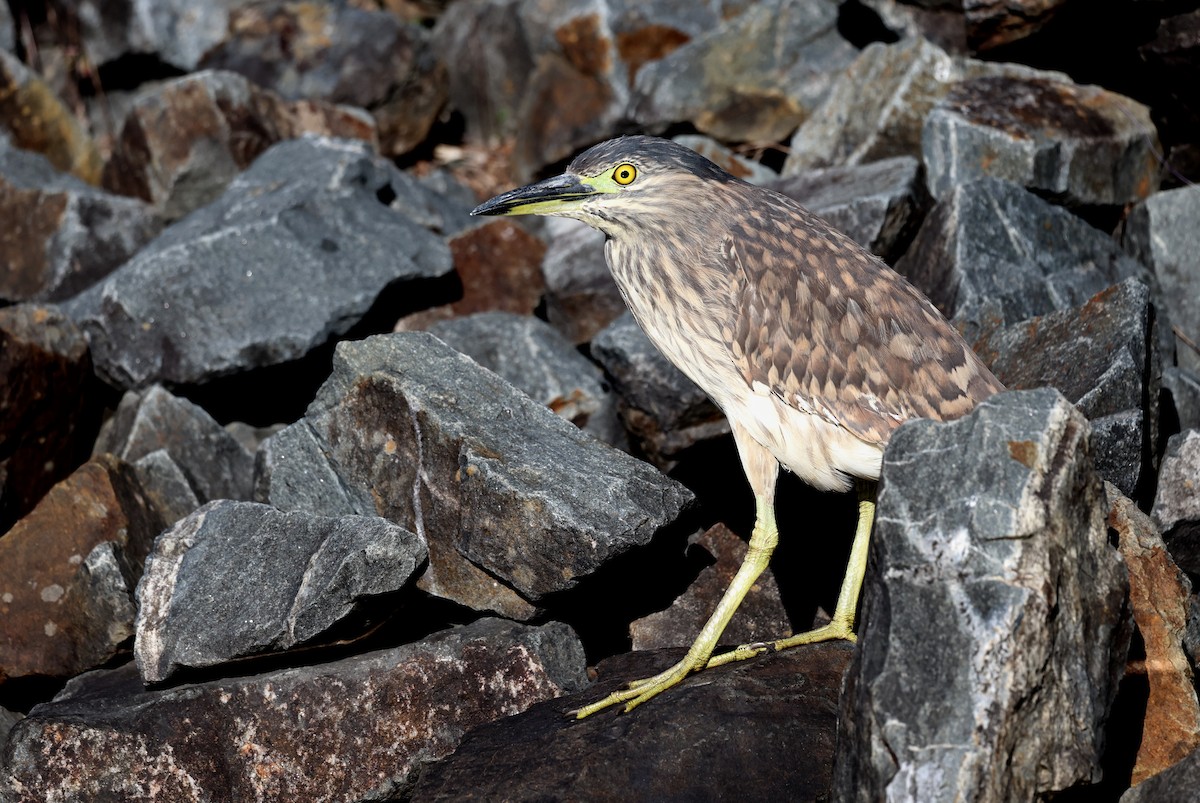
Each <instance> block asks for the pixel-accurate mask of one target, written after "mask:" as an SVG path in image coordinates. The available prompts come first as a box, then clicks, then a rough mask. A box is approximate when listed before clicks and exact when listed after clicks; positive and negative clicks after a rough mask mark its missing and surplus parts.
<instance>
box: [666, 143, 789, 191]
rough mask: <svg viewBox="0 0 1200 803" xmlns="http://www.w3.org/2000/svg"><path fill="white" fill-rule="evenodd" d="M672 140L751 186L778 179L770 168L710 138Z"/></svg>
mask: <svg viewBox="0 0 1200 803" xmlns="http://www.w3.org/2000/svg"><path fill="white" fill-rule="evenodd" d="M672 140H674V141H675V142H678V143H679V144H680V145H682V146H683V147H685V148H691V149H692V150H694V151H695V152H696V153H698V154H700V155H701V156H703V157H704V158H705V159H708V160H709V161H710V162H715V163H716V164H717V165H719V166H720V167H721V169H722V170H724V171H725V172H727V173H730V174H732V175H734V176H737V177H738V178H740V179H742V180H743V181H749V182H750V183H751V184H768V185H769V184H770V182H771V181H773V180H775V179H778V178H779V174H778V173H776V172H775V171H774V170H772V169H771V168H769V167H766V166H765V165H763V164H762V163H761V162H756V161H754V160H753V159H747V158H746V157H745V156H742V155H740V154H739V153H737V152H736V151H734V150H733V149H732V148H727V147H725V146H724V145H722V144H721V143H720V142H717V141H716V140H715V139H713V138H712V137H706V136H702V135H699V134H680V135H679V136H677V137H672Z"/></svg>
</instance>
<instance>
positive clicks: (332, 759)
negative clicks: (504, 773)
mask: <svg viewBox="0 0 1200 803" xmlns="http://www.w3.org/2000/svg"><path fill="white" fill-rule="evenodd" d="M585 682H586V680H585V674H584V657H583V648H582V646H581V645H580V643H579V640H578V639H577V638H576V637H575V634H574V633H572V632H571V630H570V628H568V627H567V626H566V625H563V624H559V623H550V624H546V625H542V626H541V627H530V626H526V625H520V624H515V623H513V622H504V621H499V620H495V619H489V620H482V621H479V622H475V623H474V624H471V625H467V626H465V627H460V628H455V629H452V630H448V631H444V632H442V633H438V634H435V635H434V636H431V637H429V638H427V639H425V640H424V641H422V642H420V643H417V644H411V645H407V646H403V647H395V648H392V649H387V650H380V651H378V652H372V653H366V654H363V655H357V656H353V657H351V658H345V659H342V660H338V661H331V662H327V663H323V664H318V665H316V666H307V667H298V668H293V669H283V670H279V671H275V672H269V673H265V674H261V675H256V676H252V677H240V678H230V679H224V680H214V681H211V682H207V683H201V684H196V685H185V686H179V687H176V688H170V689H163V690H155V691H146V690H145V689H143V687H142V684H141V680H140V678H139V677H138V675H137V670H136V668H135V667H134V665H133V664H132V663H130V664H127V665H125V666H124V667H121V668H118V669H113V670H101V671H97V672H91V673H88V674H86V675H82V676H80V677H77V678H75V679H74V680H72V681H70V682H69V683H68V684H67V686H66V688H65V689H64V690H63V692H62V693H61V694H59V696H58V697H57V698H55V700H54V701H53V702H50V703H45V704H43V705H39V706H37V707H35V708H34V709H33V710H32V711H31V712H30V715H29V716H28V717H26V718H25V719H23V720H21V721H20V722H19V723H17V725H16V727H14V728H13V730H12V732H11V734H10V738H9V741H8V744H7V745H6V746H4V747H3V752H2V753H0V765H3V766H4V767H5V768H6V772H5V773H4V775H3V777H0V798H4V799H5V800H8V799H10V797H11V798H12V799H21V800H129V799H146V798H151V797H155V798H158V799H162V800H180V801H182V800H281V799H297V800H363V799H368V800H380V799H386V798H388V797H389V796H392V795H395V794H398V793H400V792H401V791H402V790H403V788H404V787H405V786H406V785H407V784H410V783H411V782H412V781H413V776H415V774H416V772H417V771H418V770H419V769H420V768H421V767H422V766H423V765H424V764H425V763H426V762H429V761H435V760H437V759H439V758H441V757H443V756H445V755H447V754H448V753H450V752H452V751H453V750H454V748H455V747H456V746H457V744H458V743H459V741H460V740H461V739H462V737H463V734H464V733H465V732H466V731H467V730H468V729H469V728H472V727H475V726H478V725H480V724H483V723H485V722H489V721H491V720H493V719H497V718H499V717H506V716H511V715H513V714H517V713H520V712H521V711H524V710H525V709H527V708H528V707H529V706H530V705H532V704H534V703H536V702H540V701H542V700H546V699H549V698H552V697H557V696H559V695H561V694H563V693H565V692H571V691H575V690H577V689H579V688H581V687H582V686H583V685H584V683H585ZM448 701H449V702H448Z"/></svg>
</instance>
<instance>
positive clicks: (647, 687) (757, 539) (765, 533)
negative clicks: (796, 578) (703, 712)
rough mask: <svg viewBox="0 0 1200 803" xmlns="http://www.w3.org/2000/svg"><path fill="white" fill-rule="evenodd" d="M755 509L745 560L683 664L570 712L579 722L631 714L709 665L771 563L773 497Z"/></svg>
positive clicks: (776, 532)
mask: <svg viewBox="0 0 1200 803" xmlns="http://www.w3.org/2000/svg"><path fill="white" fill-rule="evenodd" d="M756 508H757V515H756V516H755V522H754V532H753V533H752V534H751V535H750V546H749V548H748V549H747V551H746V558H745V560H743V561H742V565H741V567H739V568H738V571H737V574H736V575H734V577H733V582H732V583H730V584H729V588H727V589H726V590H725V594H724V596H722V597H721V601H720V602H719V603H717V609H716V610H715V611H713V614H712V616H711V617H709V620H708V622H707V623H706V624H705V625H704V629H702V630H701V631H700V635H699V636H697V637H696V640H695V641H694V642H693V643H692V647H691V649H689V650H688V652H687V655H685V656H684V658H683V660H682V661H680V662H679V663H677V664H675V665H674V666H672V667H671V668H670V669H668V670H666V671H665V672H660V673H659V674H657V675H654V676H653V677H649V678H645V679H644V680H638V681H634V682H633V683H631V684H629V688H627V689H622V690H621V691H617V692H613V693H612V694H610V695H608V696H607V697H605V698H604V699H603V700H600V701H599V702H595V703H592V704H591V705H586V706H584V707H583V708H580V709H579V710H577V711H575V712H573V713H574V714H575V716H576V717H577V718H578V719H583V718H584V717H586V716H589V715H590V714H594V713H596V712H597V711H603V710H604V709H605V708H609V707H610V706H614V705H618V704H620V703H624V704H625V710H626V711H631V710H633V709H634V708H635V707H636V706H639V705H641V704H642V703H644V702H646V701H647V700H649V699H650V698H651V697H654V696H655V695H656V694H659V693H660V692H663V691H666V690H667V689H669V688H671V687H672V686H674V685H675V684H676V683H678V682H679V681H681V680H683V679H684V678H685V677H687V676H688V675H689V674H691V673H692V672H696V671H698V670H701V669H704V667H705V666H706V665H711V664H710V663H709V660H708V659H709V657H710V656H711V655H712V651H713V650H714V649H715V648H716V646H717V641H718V640H720V638H721V633H722V632H724V630H725V626H726V625H727V624H729V620H730V619H731V618H732V617H733V614H734V612H735V611H736V610H737V609H738V606H739V605H741V604H742V600H743V599H744V598H745V596H746V593H747V592H748V591H749V590H750V587H751V586H752V585H754V583H755V581H756V580H758V576H759V575H760V574H762V572H763V569H765V568H766V567H767V564H768V563H769V562H770V561H771V553H772V552H774V551H775V545H776V544H777V543H779V530H778V528H777V527H776V526H775V503H774V499H773V497H772V496H769V495H760V496H758V497H757V498H756Z"/></svg>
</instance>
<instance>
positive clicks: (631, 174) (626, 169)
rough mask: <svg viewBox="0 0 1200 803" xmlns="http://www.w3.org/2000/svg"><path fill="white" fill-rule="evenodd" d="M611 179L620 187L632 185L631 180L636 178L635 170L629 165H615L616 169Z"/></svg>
mask: <svg viewBox="0 0 1200 803" xmlns="http://www.w3.org/2000/svg"><path fill="white" fill-rule="evenodd" d="M612 177H613V181H615V182H617V183H618V184H620V185H621V186H625V185H626V184H632V183H633V180H634V179H635V178H637V168H636V167H634V166H633V165H631V164H623V165H617V169H616V170H614V171H613V173H612Z"/></svg>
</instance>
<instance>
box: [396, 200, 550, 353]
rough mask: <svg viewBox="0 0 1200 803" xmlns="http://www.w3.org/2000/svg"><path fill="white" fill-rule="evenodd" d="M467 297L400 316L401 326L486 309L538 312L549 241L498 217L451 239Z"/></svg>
mask: <svg viewBox="0 0 1200 803" xmlns="http://www.w3.org/2000/svg"><path fill="white" fill-rule="evenodd" d="M449 245H450V254H451V256H452V257H453V259H454V272H455V273H456V274H457V275H458V279H459V281H460V282H461V283H462V298H460V299H458V300H456V301H453V302H451V303H449V304H445V305H443V306H440V307H432V308H430V309H427V310H421V311H419V312H415V313H413V314H412V315H409V316H407V317H405V318H402V319H400V321H399V322H398V323H397V324H396V331H419V330H421V329H427V328H429V326H430V325H431V324H433V323H434V322H435V321H443V320H447V319H450V318H455V317H457V316H460V315H470V314H472V313H476V312H484V311H486V310H500V311H504V312H515V313H518V314H521V315H532V314H533V311H534V310H535V309H537V306H538V303H539V302H540V301H541V300H542V290H543V289H544V283H543V281H542V271H541V266H542V256H543V255H544V254H545V253H546V246H545V245H544V244H543V243H542V241H541V240H539V239H538V238H537V237H534V236H533V235H532V234H529V233H528V232H527V231H525V229H523V228H521V227H520V226H518V225H517V224H515V223H513V222H512V221H510V220H492V221H488V222H487V223H485V224H483V225H482V226H475V227H472V228H469V229H467V230H465V231H462V232H459V233H458V234H457V235H455V236H454V237H452V238H451V239H450V242H449Z"/></svg>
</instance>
